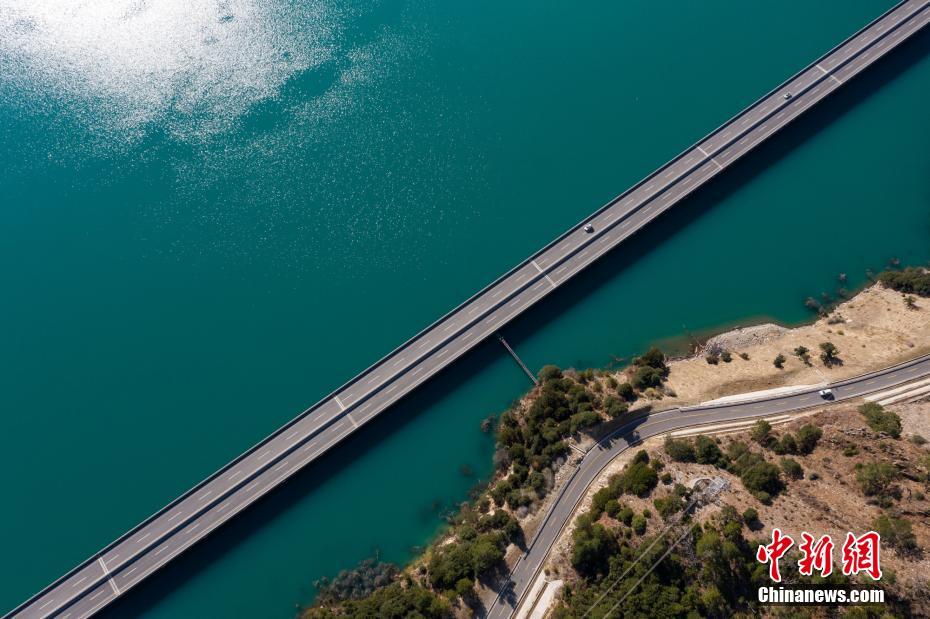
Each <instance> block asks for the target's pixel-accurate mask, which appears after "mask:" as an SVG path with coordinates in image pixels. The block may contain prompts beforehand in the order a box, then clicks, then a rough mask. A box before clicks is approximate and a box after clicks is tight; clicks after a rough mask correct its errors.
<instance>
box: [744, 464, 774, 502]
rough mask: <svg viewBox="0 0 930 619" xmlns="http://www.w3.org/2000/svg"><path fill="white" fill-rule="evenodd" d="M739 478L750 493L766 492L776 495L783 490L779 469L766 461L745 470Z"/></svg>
mask: <svg viewBox="0 0 930 619" xmlns="http://www.w3.org/2000/svg"><path fill="white" fill-rule="evenodd" d="M739 478H740V480H741V481H742V482H743V485H744V486H746V489H747V490H749V491H750V492H766V493H768V494H770V495H774V494H778V493H779V492H780V491H781V489H782V481H781V476H780V475H779V474H778V467H776V466H775V465H774V464H771V463H770V462H766V461H764V460H762V461H760V462H757V463H755V464H753V465H752V466H750V467H748V468H747V469H745V470H744V471H743V472H742V473H740V476H739Z"/></svg>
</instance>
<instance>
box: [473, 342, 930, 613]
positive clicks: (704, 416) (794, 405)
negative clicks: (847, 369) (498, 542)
mask: <svg viewBox="0 0 930 619" xmlns="http://www.w3.org/2000/svg"><path fill="white" fill-rule="evenodd" d="M925 376H930V355H927V356H924V357H919V358H917V359H914V360H913V361H909V362H907V363H903V364H901V365H898V366H894V367H892V368H888V369H885V370H880V371H878V372H873V373H870V374H866V375H864V376H859V377H856V378H850V379H847V380H842V381H839V382H836V383H833V384H831V385H830V388H832V389H833V392H834V394H835V401H837V402H840V401H843V400H850V399H855V398H858V397H861V396H863V395H865V394H867V393H872V392H875V391H881V390H882V389H887V388H889V387H894V386H896V385H900V384H903V383H906V382H909V381H912V380H915V379H917V378H922V377H925ZM818 389H819V388H815V389H811V390H809V391H801V392H795V393H791V394H787V395H780V396H779V395H775V396H771V397H768V398H760V399H757V400H750V401H742V402H734V403H731V404H712V405H707V406H692V407H686V408H674V409H671V410H668V411H663V412H659V413H654V414H652V415H649V416H647V417H643V418H641V419H638V420H636V421H632V422H630V423H629V424H626V425H625V426H623V427H621V428H618V429H617V430H616V431H615V432H613V433H612V434H610V435H609V436H607V437H606V438H604V439H603V440H602V441H601V442H599V443H598V444H597V445H596V446H594V447H593V448H591V449H590V450H589V451H588V452H587V453H586V454H585V456H584V457H583V458H582V460H581V462H580V463H579V464H578V465H577V468H576V469H575V472H574V473H573V474H572V477H571V478H570V479H569V481H568V483H567V484H566V485H565V487H564V489H563V490H562V492H561V494H559V497H558V498H557V499H556V501H555V502H554V503H553V504H552V506H551V507H550V508H549V512H548V513H547V514H546V518H545V520H544V522H543V524H542V526H541V527H540V528H539V530H538V531H537V532H536V535H535V537H534V538H533V540H532V541H531V542H530V545H529V547H528V549H527V551H526V553H525V554H524V555H523V556H522V557H521V558H520V560H519V561H518V562H517V564H516V565H515V566H514V568H513V570H512V571H511V573H510V580H509V582H508V583H507V584H506V585H505V586H504V588H503V589H502V590H501V594H500V596H499V597H498V598H497V600H495V603H494V604H493V605H492V606H491V607H490V608H489V609H488V613H487V616H488V618H489V619H503V618H506V617H510V616H511V615H513V613H514V610H515V608H517V607H518V606H519V602H520V601H521V600H522V599H523V597H524V596H525V595H526V594H527V592H528V590H529V588H530V586H531V585H532V583H533V581H534V580H535V579H536V576H537V575H538V573H539V570H540V568H541V567H542V565H543V564H544V563H545V560H546V557H547V556H548V555H549V551H550V549H551V548H552V545H553V544H554V543H555V540H556V539H557V538H558V537H559V534H560V533H561V532H562V529H563V527H564V526H565V525H566V524H567V523H568V520H569V518H571V516H572V513H573V512H574V511H575V507H576V506H577V504H578V502H579V501H580V500H581V498H582V497H583V496H584V494H585V492H586V490H587V488H588V486H590V485H591V483H592V482H593V481H594V480H595V479H596V478H597V477H598V476H599V475H600V473H601V471H603V470H604V467H606V466H607V465H608V464H609V463H610V461H611V460H613V459H614V458H616V457H617V456H618V455H620V454H621V453H623V452H624V451H626V450H627V449H629V448H630V447H631V446H633V445H636V444H637V443H638V442H640V441H643V440H645V439H647V438H650V437H653V436H661V435H663V434H667V433H669V432H674V431H676V430H681V429H683V428H689V427H694V426H701V425H705V424H719V423H725V422H731V421H734V420H738V419H746V418H753V417H771V416H773V415H779V414H783V413H791V412H797V411H800V410H804V409H808V408H813V407H817V406H822V405H824V404H825V402H824V400H823V399H822V398H821V397H820V396H819V395H818V393H817V391H818Z"/></svg>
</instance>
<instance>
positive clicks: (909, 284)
mask: <svg viewBox="0 0 930 619" xmlns="http://www.w3.org/2000/svg"><path fill="white" fill-rule="evenodd" d="M878 281H880V282H881V283H882V285H884V286H885V287H887V288H891V289H892V290H897V291H898V292H902V293H909V294H917V295H920V296H922V297H930V271H928V270H927V269H923V268H920V267H908V268H906V269H903V270H901V271H895V270H889V271H885V272H884V273H880V274H879V275H878Z"/></svg>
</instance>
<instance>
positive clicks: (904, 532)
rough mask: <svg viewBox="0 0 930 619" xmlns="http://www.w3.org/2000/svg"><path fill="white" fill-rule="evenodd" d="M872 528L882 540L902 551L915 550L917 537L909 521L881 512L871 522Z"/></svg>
mask: <svg viewBox="0 0 930 619" xmlns="http://www.w3.org/2000/svg"><path fill="white" fill-rule="evenodd" d="M872 528H873V529H874V530H875V531H876V532H877V533H878V534H879V535H881V536H882V541H884V542H888V544H889V545H890V546H892V547H894V548H897V549H898V550H900V551H903V552H913V551H915V550H917V538H916V537H915V536H914V531H913V530H912V528H911V523H910V521H908V520H906V519H905V518H895V517H893V516H889V515H887V514H882V515H881V516H879V517H878V518H876V519H875V521H874V522H873V523H872Z"/></svg>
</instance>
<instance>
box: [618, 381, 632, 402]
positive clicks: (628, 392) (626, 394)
mask: <svg viewBox="0 0 930 619" xmlns="http://www.w3.org/2000/svg"><path fill="white" fill-rule="evenodd" d="M617 395H618V396H620V397H621V398H623V399H624V400H626V401H627V402H632V401H633V400H635V399H636V392H635V391H633V385H631V384H630V383H620V384H619V385H617Z"/></svg>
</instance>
